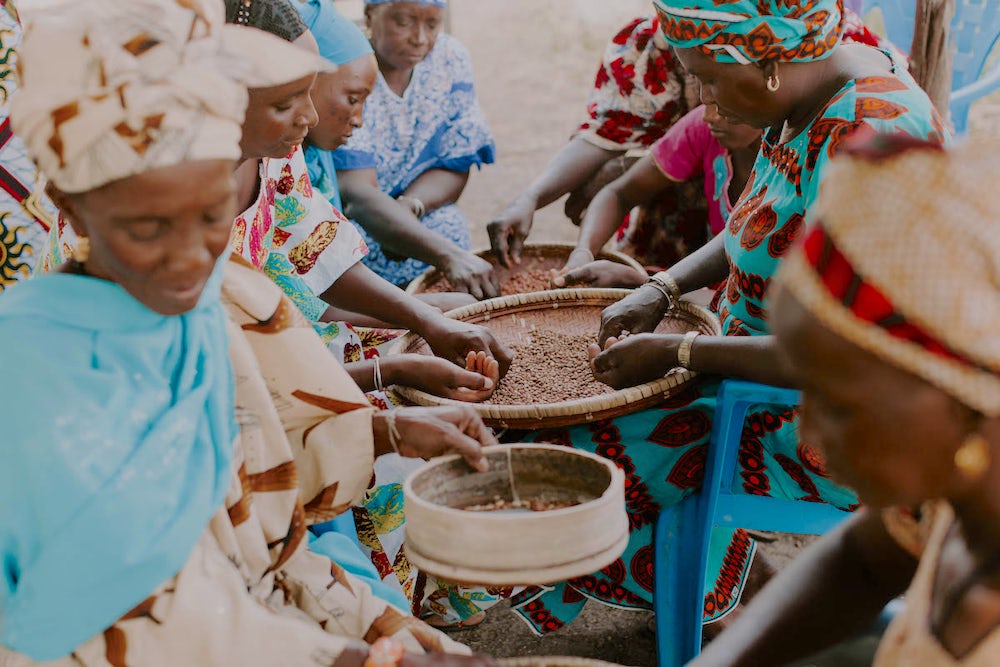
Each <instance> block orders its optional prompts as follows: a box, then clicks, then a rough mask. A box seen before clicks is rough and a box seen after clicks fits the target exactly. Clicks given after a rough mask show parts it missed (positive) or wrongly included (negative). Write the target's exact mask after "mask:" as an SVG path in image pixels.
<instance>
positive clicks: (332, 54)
mask: <svg viewBox="0 0 1000 667" xmlns="http://www.w3.org/2000/svg"><path fill="white" fill-rule="evenodd" d="M294 5H295V9H297V10H298V11H299V15H300V16H301V17H302V20H303V21H305V24H306V26H307V27H308V28H309V31H310V32H311V33H312V35H313V37H315V38H316V43H317V44H318V45H319V54H320V55H321V56H323V57H324V58H326V59H327V60H329V61H330V62H331V63H333V64H334V65H346V64H347V63H349V62H351V61H353V60H357V59H358V58H360V57H361V56H364V55H367V54H369V53H372V45H371V43H370V42H369V41H368V38H367V37H365V33H363V32H361V28H359V27H358V26H356V25H355V24H354V22H353V21H351V20H350V19H348V18H346V17H345V16H344V15H342V14H341V13H340V12H338V11H337V9H336V8H335V7H334V6H333V0H295V3H294Z"/></svg>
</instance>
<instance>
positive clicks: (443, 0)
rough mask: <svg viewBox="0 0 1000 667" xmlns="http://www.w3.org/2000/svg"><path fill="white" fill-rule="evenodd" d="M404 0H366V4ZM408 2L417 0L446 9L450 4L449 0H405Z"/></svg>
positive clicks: (419, 3)
mask: <svg viewBox="0 0 1000 667" xmlns="http://www.w3.org/2000/svg"><path fill="white" fill-rule="evenodd" d="M402 1H403V0H365V4H366V5H387V4H389V3H390V2H402ZM405 1H406V2H415V3H417V4H418V5H434V6H435V7H440V8H441V9H444V8H445V6H447V4H448V0H405Z"/></svg>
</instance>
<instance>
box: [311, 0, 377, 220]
mask: <svg viewBox="0 0 1000 667" xmlns="http://www.w3.org/2000/svg"><path fill="white" fill-rule="evenodd" d="M293 4H294V5H295V8H296V9H298V10H299V15H300V16H301V17H302V20H303V21H305V23H306V25H307V26H308V27H309V31H310V32H311V33H312V34H313V37H315V38H316V43H317V44H318V45H319V54H320V55H321V56H323V57H324V58H326V59H327V60H329V61H330V62H331V63H333V64H334V65H337V66H340V65H346V64H347V63H349V62H353V61H355V60H357V59H358V58H360V57H362V56H366V55H369V54H371V53H373V51H372V45H371V44H370V43H369V42H368V38H367V37H365V34H364V33H363V32H361V29H360V28H358V26H356V25H355V24H354V22H353V21H351V20H349V19H347V18H346V17H344V16H343V15H342V14H341V13H340V12H338V11H337V10H336V9H335V8H334V6H333V0H305V1H304V2H295V3H293ZM304 153H305V158H306V166H307V167H308V168H309V180H310V181H312V184H313V186H315V187H316V188H317V189H318V190H319V191H320V193H322V194H323V196H324V197H326V198H327V199H328V200H329V201H330V203H331V204H333V206H334V208H336V209H337V210H340V209H341V208H342V207H343V206H342V203H341V201H340V189H339V188H338V187H337V170H336V168H335V167H334V166H333V157H332V156H331V151H325V150H323V149H321V148H317V147H316V146H313V145H311V144H307V145H306V147H305V151H304Z"/></svg>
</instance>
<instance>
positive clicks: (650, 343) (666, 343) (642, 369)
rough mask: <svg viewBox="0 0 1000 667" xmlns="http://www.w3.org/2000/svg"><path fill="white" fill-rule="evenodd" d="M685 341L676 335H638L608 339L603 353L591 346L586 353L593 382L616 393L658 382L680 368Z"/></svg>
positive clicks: (596, 346)
mask: <svg viewBox="0 0 1000 667" xmlns="http://www.w3.org/2000/svg"><path fill="white" fill-rule="evenodd" d="M683 339H684V337H683V336H679V335H677V334H650V333H644V334H637V335H635V336H624V337H611V338H608V339H607V341H606V342H605V345H604V350H603V351H602V350H601V347H600V345H598V344H597V343H591V344H590V346H589V347H588V349H587V352H588V354H589V355H590V368H591V370H592V371H593V373H594V378H595V379H596V380H597V381H598V382H603V383H604V384H606V385H610V386H612V387H614V388H615V389H624V388H625V387H634V386H636V385H637V384H642V383H644V382H651V381H652V380H657V379H659V378H661V377H663V376H664V375H666V374H667V372H668V371H670V370H671V369H673V368H676V367H677V365H678V364H677V347H678V346H679V345H680V343H681V341H682V340H683Z"/></svg>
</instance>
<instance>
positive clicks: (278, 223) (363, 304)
mask: <svg viewBox="0 0 1000 667" xmlns="http://www.w3.org/2000/svg"><path fill="white" fill-rule="evenodd" d="M242 5H243V3H242V1H241V0H227V3H226V6H227V11H228V12H229V13H231V14H232V15H233V17H234V18H233V20H236V18H238V17H239V16H240V14H239V8H240V7H241V6H242ZM244 21H245V22H246V23H247V24H248V25H250V26H251V27H258V28H265V29H267V30H269V31H271V32H273V33H275V34H277V35H278V36H281V37H283V38H284V39H286V40H288V41H295V42H296V43H298V42H302V41H305V42H306V44H308V45H309V48H311V49H312V50H314V51H315V50H316V49H317V45H316V41H315V40H314V38H313V37H312V35H311V34H310V33H309V31H308V30H307V29H306V25H305V23H304V22H303V21H302V19H301V18H300V17H299V15H298V14H297V13H296V11H295V9H294V8H293V7H292V6H291V5H290V4H289V3H288V2H287V0H257V1H256V2H255V3H253V4H252V5H251V6H250V11H249V13H248V14H247V16H246V18H245V19H244ZM344 28H346V26H342V29H341V32H343V31H344ZM321 35H322V33H321ZM338 37H339V35H338ZM315 78H316V77H313V78H311V79H310V78H308V77H307V78H304V79H301V80H299V81H293V82H290V83H287V84H283V85H281V86H275V87H272V88H267V89H253V90H251V91H250V104H249V106H248V107H247V119H246V121H245V123H244V129H243V141H242V143H241V145H242V148H243V157H244V161H243V162H242V164H241V165H240V166H239V167H238V169H237V172H236V177H237V183H238V185H239V188H240V190H239V194H238V197H239V203H240V208H241V209H245V210H244V212H243V213H242V214H240V215H239V216H237V218H236V221H235V223H234V229H233V238H232V246H233V248H234V250H236V251H237V252H239V253H240V254H241V255H242V256H243V257H244V258H245V259H247V260H248V261H249V262H251V263H252V264H253V265H254V266H255V267H257V268H259V269H261V270H263V271H264V272H265V273H266V274H267V275H268V276H270V277H271V279H272V280H274V281H275V282H276V283H278V285H280V286H281V287H282V289H283V290H284V291H285V293H286V294H288V295H289V296H290V297H291V298H292V300H293V301H295V303H296V304H297V305H298V306H299V309H300V310H301V311H302V312H303V314H305V316H306V317H307V318H308V319H309V320H310V321H312V322H314V325H315V328H316V330H317V332H318V333H319V334H320V337H321V338H323V340H324V341H325V342H326V343H327V345H328V347H329V348H330V349H331V351H333V352H334V354H335V355H336V356H337V358H338V360H343V362H344V363H345V364H347V369H348V372H350V373H351V376H352V377H353V378H354V379H355V381H356V382H357V383H358V384H359V386H361V387H362V388H363V389H365V390H366V391H373V392H377V393H376V394H373V395H372V400H373V401H374V402H375V403H376V404H377V405H378V406H379V407H388V400H387V398H386V396H385V394H384V393H382V390H383V389H384V388H385V387H387V386H389V385H390V384H394V383H400V384H407V385H410V386H417V387H419V388H421V389H425V390H427V391H430V392H431V393H434V394H437V395H442V396H447V397H450V398H457V399H461V400H485V399H486V398H488V397H489V396H490V394H492V390H493V387H494V386H495V383H496V379H497V378H496V377H493V376H492V371H491V372H490V373H488V374H486V375H484V374H482V373H479V372H475V371H476V368H477V367H476V366H470V367H469V369H468V370H466V369H465V368H462V367H465V366H466V365H467V364H468V360H469V355H470V353H478V352H483V353H484V355H485V356H488V357H492V358H495V359H496V361H497V367H498V368H497V369H496V370H497V371H499V372H500V373H503V372H505V371H506V367H507V365H508V364H509V362H510V359H511V356H510V352H509V350H507V349H506V348H505V347H504V346H503V345H501V344H500V343H498V342H497V341H496V339H495V338H494V337H493V336H492V334H490V332H489V331H488V330H486V329H484V328H482V327H477V326H474V325H468V324H464V323H461V322H456V321H454V320H450V319H448V318H445V317H443V316H442V314H441V312H440V311H439V310H437V309H436V308H434V307H433V306H431V305H429V304H427V303H423V302H421V301H420V300H418V299H415V298H414V297H412V296H410V295H408V294H405V293H404V292H402V291H401V290H399V289H397V288H396V287H394V286H393V285H391V284H388V283H387V282H386V281H385V280H383V279H381V278H379V277H378V276H377V275H375V274H374V273H372V272H371V271H370V270H369V269H368V268H366V267H365V266H364V264H363V263H362V262H361V261H360V260H362V259H363V258H364V257H365V255H366V253H367V247H366V245H365V242H364V241H363V240H362V238H361V236H360V235H359V234H358V231H357V230H356V229H355V227H354V225H352V224H351V223H350V222H349V221H348V220H346V219H345V218H344V217H343V215H341V214H340V212H339V211H337V210H335V209H333V208H332V207H331V206H330V204H329V202H327V201H326V199H325V198H323V197H322V196H320V195H318V194H317V193H315V191H314V190H313V187H312V184H311V181H310V178H309V174H308V170H307V166H306V162H305V159H304V157H303V153H302V148H301V144H302V141H303V140H304V139H305V137H306V135H307V133H308V132H309V131H310V129H311V128H312V127H314V126H315V125H316V123H317V120H318V115H317V113H316V110H315V107H314V105H313V103H312V100H311V97H310V90H311V87H312V86H313V83H314V79H315ZM321 83H323V84H324V85H327V84H329V80H328V79H326V78H324V80H323V81H322V82H321ZM355 323H357V324H366V323H374V324H376V325H378V324H381V326H382V327H385V326H393V327H396V328H398V329H410V330H412V331H415V332H417V333H419V334H420V335H421V336H423V337H424V339H425V340H427V341H428V342H429V343H430V344H431V347H432V349H433V350H434V351H435V353H436V354H438V355H439V356H440V357H441V358H434V357H429V356H417V355H405V356H401V357H398V358H391V359H388V360H386V361H385V362H381V361H379V360H378V359H377V357H378V352H377V349H376V348H377V347H378V346H379V345H380V344H383V343H385V342H388V341H389V340H391V339H392V338H393V337H395V335H397V332H389V331H386V330H385V329H384V328H375V329H365V330H360V328H356V327H355ZM383 363H384V365H385V367H384V368H383V367H382V365H383ZM456 364H461V366H462V367H459V366H458V365H456ZM478 367H479V368H482V367H483V364H482V363H479V366H478ZM489 367H490V368H492V364H490V365H489Z"/></svg>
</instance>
